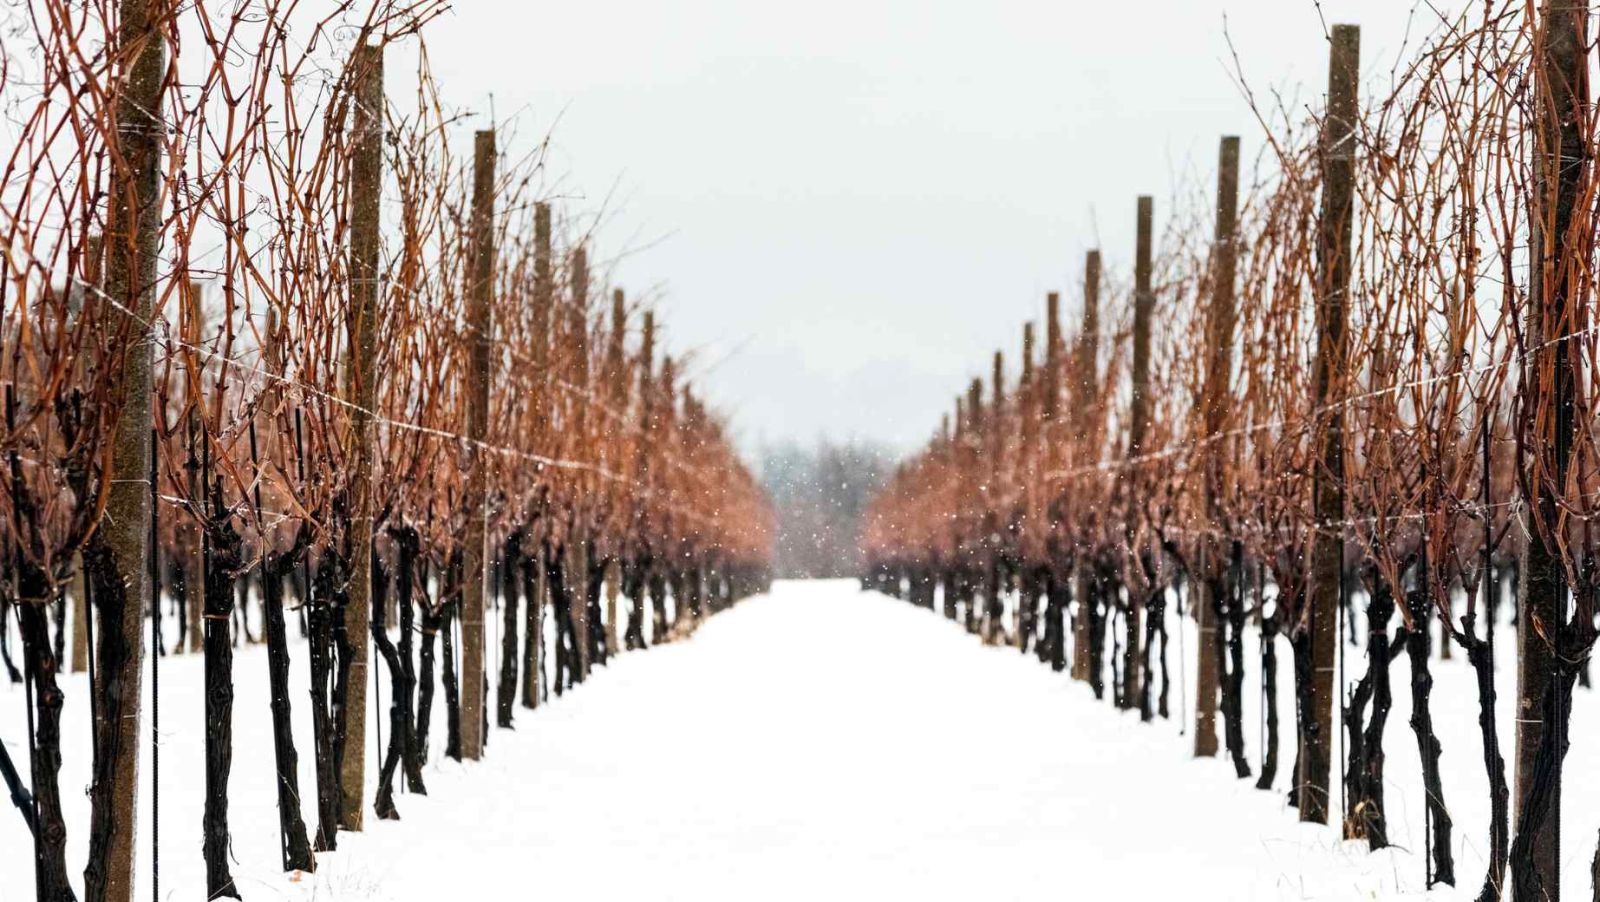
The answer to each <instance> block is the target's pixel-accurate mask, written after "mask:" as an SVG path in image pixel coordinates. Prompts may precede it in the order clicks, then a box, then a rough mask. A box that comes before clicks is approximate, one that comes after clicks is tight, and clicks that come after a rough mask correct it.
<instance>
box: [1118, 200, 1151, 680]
mask: <svg viewBox="0 0 1600 902" xmlns="http://www.w3.org/2000/svg"><path fill="white" fill-rule="evenodd" d="M1153 208H1154V201H1153V200H1152V198H1150V197H1148V196H1141V197H1140V198H1139V213H1138V217H1139V221H1138V236H1137V241H1136V242H1135V248H1134V259H1133V372H1132V373H1131V376H1132V385H1133V395H1132V398H1131V400H1130V403H1129V412H1128V460H1129V461H1130V462H1131V461H1135V460H1137V459H1138V457H1139V455H1140V454H1143V453H1144V451H1145V433H1146V432H1148V431H1149V428H1150V315H1151V313H1152V312H1153V311H1154V309H1155V293H1154V292H1153V291H1152V290H1151V288H1150V272H1151V263H1150V257H1151V226H1152V220H1153V219H1154V212H1153ZM1136 472H1138V465H1137V464H1135V465H1134V466H1133V467H1131V468H1129V469H1128V470H1125V471H1124V472H1123V473H1122V477H1123V478H1124V479H1132V478H1133V476H1134V474H1135V473H1136ZM1137 486H1138V483H1137V481H1135V483H1134V490H1137ZM1127 501H1128V511H1127V528H1128V540H1129V544H1130V546H1131V545H1132V543H1133V540H1134V538H1135V535H1134V526H1133V524H1134V522H1135V519H1136V518H1137V517H1138V515H1139V509H1140V504H1139V500H1138V499H1135V498H1134V497H1133V495H1132V493H1131V492H1130V493H1129V495H1128V499H1127ZM1134 553H1135V554H1137V553H1138V549H1136V548H1135V549H1134ZM1134 588H1135V587H1134V586H1129V589H1130V590H1133V589H1134ZM1146 594H1147V590H1146V589H1144V588H1139V589H1138V590H1137V591H1129V593H1128V615H1127V618H1126V621H1125V623H1126V626H1127V641H1126V644H1125V645H1124V647H1123V665H1122V700H1121V702H1122V707H1124V708H1131V707H1133V706H1134V705H1135V704H1136V703H1137V702H1138V700H1139V696H1140V692H1139V683H1140V678H1141V677H1142V676H1143V674H1142V672H1141V668H1140V667H1139V663H1140V661H1142V660H1143V657H1142V655H1141V654H1140V648H1141V646H1142V645H1143V642H1144V628H1143V626H1142V619H1143V616H1144V599H1145V595H1146Z"/></svg>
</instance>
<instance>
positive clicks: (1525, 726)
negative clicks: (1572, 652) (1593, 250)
mask: <svg viewBox="0 0 1600 902" xmlns="http://www.w3.org/2000/svg"><path fill="white" fill-rule="evenodd" d="M1588 15H1589V4H1588V0H1543V3H1542V9H1541V11H1540V18H1541V20H1542V21H1540V23H1539V25H1538V28H1539V31H1538V34H1537V38H1536V41H1535V44H1534V47H1535V62H1534V92H1533V98H1532V99H1533V103H1534V108H1535V110H1536V113H1535V116H1534V140H1533V153H1534V159H1533V174H1534V189H1533V192H1532V197H1531V198H1530V200H1529V205H1530V207H1531V209H1530V210H1529V215H1528V222H1529V238H1528V240H1529V247H1530V248H1531V250H1530V256H1532V260H1531V261H1530V266H1529V286H1528V289H1529V290H1528V305H1527V308H1526V309H1527V312H1526V314H1525V317H1526V328H1525V330H1524V332H1525V338H1524V343H1525V345H1524V346H1525V347H1527V348H1528V349H1529V352H1528V361H1527V363H1526V364H1525V368H1524V371H1523V379H1522V384H1523V386H1524V388H1523V389H1522V391H1523V392H1524V397H1523V401H1522V406H1523V413H1522V417H1523V420H1524V424H1525V425H1524V426H1523V430H1524V434H1523V437H1522V438H1521V440H1520V441H1521V442H1522V443H1523V444H1525V445H1526V446H1527V448H1528V453H1527V455H1526V458H1527V463H1528V471H1527V472H1526V473H1525V476H1524V480H1523V483H1522V484H1523V485H1525V486H1526V487H1527V491H1528V495H1529V497H1528V503H1527V506H1526V508H1525V509H1526V511H1527V512H1526V514H1525V515H1524V516H1525V517H1526V518H1527V522H1526V524H1525V525H1526V529H1525V530H1524V533H1525V534H1526V535H1527V537H1528V538H1527V541H1526V542H1525V543H1524V544H1523V547H1522V560H1521V575H1522V579H1521V582H1520V584H1519V593H1518V594H1519V597H1518V599H1517V614H1518V616H1517V755H1516V768H1517V770H1516V781H1515V784H1514V790H1513V791H1514V792H1515V793H1516V810H1515V812H1514V813H1513V818H1514V820H1515V823H1516V838H1515V839H1514V840H1513V842H1512V845H1511V857H1510V862H1511V878H1512V892H1513V894H1514V898H1515V899H1516V900H1517V902H1524V900H1546V899H1551V900H1559V899H1560V898H1561V877H1560V859H1561V770H1562V767H1561V764H1562V761H1561V759H1562V758H1563V757H1564V755H1565V752H1566V737H1565V735H1562V733H1563V732H1564V731H1565V728H1566V723H1565V721H1566V716H1567V714H1568V711H1569V710H1570V709H1569V708H1568V704H1567V701H1566V700H1567V699H1570V695H1571V686H1572V683H1571V680H1572V678H1573V675H1572V674H1571V673H1570V672H1569V673H1568V674H1562V673H1560V666H1561V665H1560V662H1559V660H1558V658H1557V652H1556V648H1555V647H1554V643H1555V642H1556V641H1557V636H1558V634H1559V633H1564V632H1566V631H1565V630H1563V629H1560V626H1561V625H1564V624H1565V623H1566V622H1567V596H1568V592H1569V587H1568V585H1567V574H1566V569H1565V567H1564V565H1563V558H1562V553H1561V550H1560V547H1559V545H1558V540H1557V537H1558V535H1559V532H1560V529H1561V524H1562V523H1563V522H1564V521H1565V520H1566V515H1565V513H1564V512H1563V511H1562V509H1561V507H1560V500H1561V496H1562V493H1563V492H1564V491H1565V490H1566V487H1567V485H1568V481H1569V480H1568V474H1569V471H1570V469H1571V459H1572V445H1573V439H1574V435H1575V429H1576V428H1577V424H1576V403H1577V388H1576V386H1577V381H1576V376H1577V372H1576V370H1577V367H1578V366H1579V364H1576V363H1575V362H1574V357H1575V355H1574V353H1573V348H1572V342H1571V341H1570V340H1569V339H1568V338H1567V337H1566V336H1568V335H1570V334H1571V333H1573V332H1576V331H1578V330H1579V328H1580V324H1581V323H1582V322H1583V321H1584V318H1585V316H1586V314H1585V313H1584V312H1583V310H1582V305H1584V304H1585V303H1586V299H1585V298H1584V297H1583V294H1582V289H1581V282H1582V279H1583V278H1584V277H1583V274H1582V271H1581V267H1582V266H1583V265H1584V264H1583V263H1582V261H1583V260H1584V259H1586V258H1587V256H1588V253H1589V247H1588V246H1587V245H1585V244H1583V243H1582V242H1585V241H1589V240H1592V236H1590V235H1589V234H1588V233H1587V232H1585V231H1584V230H1583V229H1582V227H1581V226H1580V227H1576V228H1575V227H1574V225H1573V220H1574V217H1575V216H1582V215H1586V214H1584V213H1582V212H1581V211H1580V204H1582V203H1583V202H1584V201H1583V198H1584V197H1585V196H1586V194H1587V192H1588V191H1589V190H1590V189H1589V188H1588V187H1587V186H1588V178H1589V175H1588V167H1589V166H1590V165H1591V164H1590V162H1589V161H1590V159H1591V158H1592V155H1593V154H1592V150H1591V149H1590V148H1589V146H1588V145H1587V143H1586V138H1585V134H1586V125H1585V121H1584V120H1585V117H1586V116H1588V115H1589V73H1588V66H1589V61H1588V52H1589V51H1588V47H1589V44H1588V34H1587V32H1588ZM1585 428H1586V427H1585ZM1562 682H1565V688H1564V689H1563V687H1562V686H1561V685H1560V684H1561V683H1562ZM1547 718H1553V720H1547ZM1552 731H1556V732H1555V735H1547V734H1548V733H1551V732H1552ZM1547 742H1550V743H1552V744H1553V746H1552V751H1553V752H1554V755H1553V756H1550V755H1547V757H1554V759H1555V760H1554V765H1553V768H1552V769H1551V771H1548V772H1546V773H1543V774H1541V773H1540V772H1539V771H1540V763H1541V762H1540V760H1539V759H1540V757H1541V756H1540V749H1541V746H1542V745H1544V744H1545V743H1547ZM1546 766H1547V767H1548V766H1549V764H1548V763H1547V764H1546ZM1541 784H1542V785H1541ZM1535 793H1540V794H1545V795H1546V796H1547V799H1548V801H1546V802H1545V803H1544V804H1543V805H1541V804H1539V802H1538V801H1537V800H1536V799H1534V794H1535ZM1540 808H1543V809H1544V812H1543V817H1542V818H1540V817H1539V816H1538V811H1539V809H1540Z"/></svg>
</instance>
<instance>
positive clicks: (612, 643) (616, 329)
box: [605, 288, 628, 655]
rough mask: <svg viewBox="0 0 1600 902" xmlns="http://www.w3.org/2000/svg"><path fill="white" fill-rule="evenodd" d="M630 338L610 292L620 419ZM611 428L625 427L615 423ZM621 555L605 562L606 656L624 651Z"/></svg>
mask: <svg viewBox="0 0 1600 902" xmlns="http://www.w3.org/2000/svg"><path fill="white" fill-rule="evenodd" d="M627 337H628V306H627V302H626V299H625V298H624V297H623V294H622V289H620V288H618V289H615V290H613V291H612V292H611V342H610V345H609V346H608V348H607V350H606V384H607V389H608V392H609V399H608V402H609V404H610V405H611V409H612V411H613V412H614V413H615V414H616V415H617V416H619V417H620V416H621V415H622V412H623V409H624V408H626V407H627V406H628V374H627V367H626V366H625V365H624V362H623V361H624V357H623V355H624V351H625V348H624V344H625V343H626V341H627ZM608 428H617V429H620V428H622V427H621V425H620V424H615V423H613V424H612V425H611V426H610V427H608ZM618 463H619V464H620V463H621V462H620V461H618ZM618 551H620V548H619V547H617V546H613V553H612V555H611V557H610V560H608V561H607V562H606V579H605V583H606V653H607V654H612V655H614V654H616V653H617V652H619V651H621V650H622V645H621V639H622V633H621V625H620V624H619V623H618V622H617V596H618V594H619V592H620V591H621V587H622V559H621V556H620V555H619V554H618V553H617V552H618Z"/></svg>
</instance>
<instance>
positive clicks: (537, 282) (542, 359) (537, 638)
mask: <svg viewBox="0 0 1600 902" xmlns="http://www.w3.org/2000/svg"><path fill="white" fill-rule="evenodd" d="M533 242H534V245H533V336H532V338H533V354H532V357H533V371H534V387H533V391H534V399H533V409H534V425H533V429H534V440H535V441H538V442H544V441H545V440H546V438H547V437H548V434H549V431H550V412H551V406H550V403H551V402H550V397H551V396H550V389H551V383H550V303H551V298H552V297H553V296H554V294H555V289H554V282H553V279H552V276H551V271H550V244H551V240H550V205H549V204H545V203H540V204H536V205H535V206H534V208H533ZM547 548H548V544H547V542H546V539H545V537H544V536H542V535H535V536H530V537H529V541H528V542H527V545H526V546H525V547H524V549H523V552H524V554H526V555H527V556H528V558H530V559H531V561H532V567H533V583H532V592H531V594H530V595H529V596H528V599H527V608H526V609H525V610H524V612H523V633H524V635H523V647H522V706H523V707H524V708H537V707H538V706H539V695H540V693H541V691H542V687H541V686H540V685H539V680H540V673H541V670H542V668H543V666H544V662H543V659H542V658H541V655H542V654H543V653H544V609H545V598H546V596H547V595H548V593H549V586H548V584H547V582H546V575H545V569H544V565H545V552H546V550H547ZM524 584H526V581H524Z"/></svg>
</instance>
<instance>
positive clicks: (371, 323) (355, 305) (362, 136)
mask: <svg viewBox="0 0 1600 902" xmlns="http://www.w3.org/2000/svg"><path fill="white" fill-rule="evenodd" d="M351 65H352V66H353V67H354V71H355V74H356V84H355V104H354V109H353V111H352V113H353V121H352V125H351V139H352V141H353V142H354V144H355V149H354V153H353V154H352V156H351V159H350V193H351V197H352V209H351V217H350V310H349V311H348V313H347V319H346V323H347V329H348V333H349V334H348V341H349V348H348V354H349V366H348V367H346V369H345V381H346V385H345V395H346V397H348V398H350V400H351V402H352V403H354V405H355V406H354V407H353V408H352V409H351V412H350V432H351V436H350V440H351V443H352V445H353V446H354V448H353V452H352V454H351V458H350V459H351V472H350V588H349V595H348V597H349V603H348V604H347V605H346V606H345V609H344V624H345V634H346V636H347V640H348V642H349V644H350V649H349V654H350V665H349V668H350V683H349V685H350V690H349V691H350V697H349V698H348V699H347V700H346V701H345V704H344V708H343V710H342V711H341V717H342V718H343V721H344V724H343V727H344V744H343V746H342V748H343V749H344V752H343V753H342V754H341V755H340V760H339V828H340V829H341V830H360V829H361V827H362V822H363V819H364V817H365V812H364V810H363V809H362V805H361V799H362V797H363V795H364V793H365V790H366V777H367V755H366V749H367V659H368V657H369V656H370V654H371V652H370V651H369V644H368V637H367V630H368V628H369V624H370V623H371V619H372V550H371V549H372V457H373V447H374V445H375V444H376V433H375V427H374V425H373V414H372V411H373V408H375V407H376V406H377V400H378V373H377V367H376V358H377V349H378V288H379V286H378V278H379V275H378V265H379V264H378V242H379V237H378V215H379V214H378V206H379V205H378V201H379V199H380V197H381V195H382V193H383V117H384V109H383V48H382V47H376V46H372V45H368V44H362V45H360V46H358V47H357V48H356V52H355V56H354V59H353V60H352V61H351Z"/></svg>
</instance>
